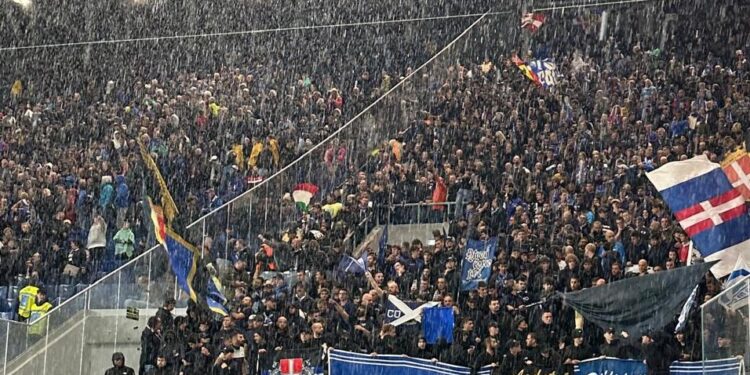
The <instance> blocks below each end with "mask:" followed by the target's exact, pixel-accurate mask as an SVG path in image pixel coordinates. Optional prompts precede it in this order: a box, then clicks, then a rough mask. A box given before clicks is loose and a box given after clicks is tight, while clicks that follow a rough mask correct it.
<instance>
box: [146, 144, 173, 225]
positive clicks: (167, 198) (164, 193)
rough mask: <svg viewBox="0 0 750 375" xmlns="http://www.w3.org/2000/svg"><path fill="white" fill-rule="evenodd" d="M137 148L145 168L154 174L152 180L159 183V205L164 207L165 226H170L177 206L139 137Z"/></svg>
mask: <svg viewBox="0 0 750 375" xmlns="http://www.w3.org/2000/svg"><path fill="white" fill-rule="evenodd" d="M138 146H140V149H141V158H143V162H144V163H145V164H146V168H148V169H149V170H150V171H151V173H153V174H154V178H156V181H157V182H158V183H159V193H160V194H161V205H162V206H163V207H164V217H165V218H166V219H167V226H171V224H172V220H174V218H175V216H177V213H178V211H177V205H176V204H174V200H173V199H172V194H171V193H169V188H167V182H166V181H164V177H162V175H161V172H159V167H158V166H157V165H156V162H154V159H153V158H151V155H150V154H149V153H148V151H147V150H146V146H144V145H143V140H141V138H140V137H138Z"/></svg>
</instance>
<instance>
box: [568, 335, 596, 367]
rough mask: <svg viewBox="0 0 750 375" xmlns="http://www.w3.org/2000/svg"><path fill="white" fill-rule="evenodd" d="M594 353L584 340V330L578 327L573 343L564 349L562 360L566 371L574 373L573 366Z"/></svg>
mask: <svg viewBox="0 0 750 375" xmlns="http://www.w3.org/2000/svg"><path fill="white" fill-rule="evenodd" d="M593 355H594V352H593V351H592V350H591V348H590V347H589V346H588V345H587V344H586V343H584V341H583V330H582V329H576V330H574V331H573V344H572V345H566V346H565V349H564V350H563V354H562V360H563V364H564V365H565V371H566V372H567V373H568V374H572V373H573V366H574V365H577V364H579V363H580V362H581V361H582V360H584V359H589V358H591V357H592V356H593Z"/></svg>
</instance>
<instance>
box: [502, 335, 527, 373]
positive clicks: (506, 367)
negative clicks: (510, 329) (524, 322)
mask: <svg viewBox="0 0 750 375" xmlns="http://www.w3.org/2000/svg"><path fill="white" fill-rule="evenodd" d="M506 348H507V352H506V353H505V354H504V355H503V361H502V363H501V364H500V372H499V373H500V374H518V372H519V371H521V370H522V369H523V368H524V366H525V363H524V358H526V353H525V352H524V351H523V349H521V342H520V341H518V340H514V339H510V340H508V344H507V345H506Z"/></svg>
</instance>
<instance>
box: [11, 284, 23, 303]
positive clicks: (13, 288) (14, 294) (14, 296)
mask: <svg viewBox="0 0 750 375" xmlns="http://www.w3.org/2000/svg"><path fill="white" fill-rule="evenodd" d="M20 290H21V288H19V287H18V286H11V287H10V288H9V289H8V298H12V299H15V300H17V299H18V292H19V291H20Z"/></svg>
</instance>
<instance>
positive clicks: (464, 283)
mask: <svg viewBox="0 0 750 375" xmlns="http://www.w3.org/2000/svg"><path fill="white" fill-rule="evenodd" d="M496 251H497V237H492V238H490V239H489V240H487V241H480V240H469V241H468V242H466V252H465V253H464V258H463V262H462V266H461V290H462V291H464V290H472V289H476V288H477V284H479V282H480V281H485V282H486V281H487V279H489V278H490V273H491V272H492V262H493V261H494V259H495V252H496Z"/></svg>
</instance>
